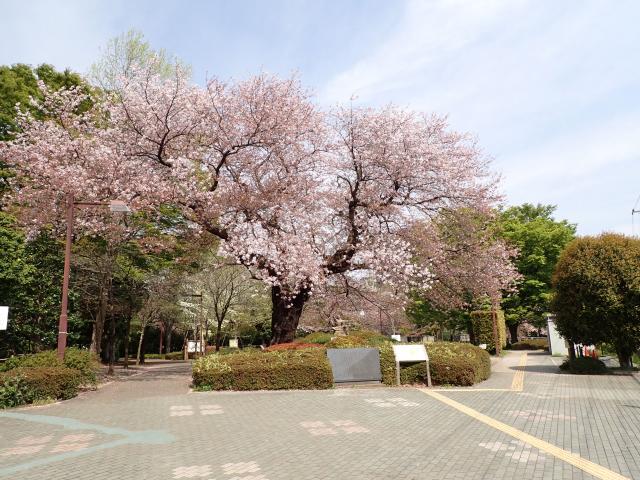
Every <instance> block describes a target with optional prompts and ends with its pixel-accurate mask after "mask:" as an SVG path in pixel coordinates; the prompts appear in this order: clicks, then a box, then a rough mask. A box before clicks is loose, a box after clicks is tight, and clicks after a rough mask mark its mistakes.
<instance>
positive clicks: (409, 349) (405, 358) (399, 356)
mask: <svg viewBox="0 0 640 480" xmlns="http://www.w3.org/2000/svg"><path fill="white" fill-rule="evenodd" d="M393 353H394V355H395V356H396V362H428V361H429V356H428V355H427V349H426V348H424V345H393Z"/></svg>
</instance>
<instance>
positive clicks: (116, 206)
mask: <svg viewBox="0 0 640 480" xmlns="http://www.w3.org/2000/svg"><path fill="white" fill-rule="evenodd" d="M66 204H67V238H66V241H65V246H64V270H63V274H62V301H61V302H60V320H59V322H58V358H59V359H60V360H64V352H65V349H66V348H67V335H68V334H67V320H68V314H67V310H68V303H69V271H70V270H71V243H72V241H73V213H74V209H75V208H76V207H78V208H85V207H109V210H111V211H112V212H114V213H115V212H122V213H127V212H130V211H131V209H130V208H129V206H128V205H127V204H126V203H125V202H123V201H122V200H111V201H110V202H76V201H75V200H74V198H73V194H72V193H68V194H67V195H66Z"/></svg>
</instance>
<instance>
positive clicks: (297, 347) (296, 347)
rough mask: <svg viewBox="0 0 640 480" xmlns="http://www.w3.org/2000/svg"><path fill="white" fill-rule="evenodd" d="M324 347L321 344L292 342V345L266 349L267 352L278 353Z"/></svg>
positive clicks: (279, 344) (273, 346) (283, 344)
mask: <svg viewBox="0 0 640 480" xmlns="http://www.w3.org/2000/svg"><path fill="white" fill-rule="evenodd" d="M318 347H322V345H320V344H319V343H302V342H291V343H278V344H276V345H271V346H270V347H267V348H265V350H266V351H267V352H277V351H279V350H304V349H305V348H318Z"/></svg>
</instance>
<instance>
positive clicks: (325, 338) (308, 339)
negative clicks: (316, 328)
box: [294, 332, 333, 345]
mask: <svg viewBox="0 0 640 480" xmlns="http://www.w3.org/2000/svg"><path fill="white" fill-rule="evenodd" d="M332 338H333V335H332V334H331V333H327V332H313V333H310V334H309V335H306V336H304V337H301V338H297V339H296V340H294V341H295V342H298V343H319V344H321V345H324V344H325V343H329V342H330V341H331V339H332Z"/></svg>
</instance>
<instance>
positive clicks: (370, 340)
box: [325, 330, 390, 348]
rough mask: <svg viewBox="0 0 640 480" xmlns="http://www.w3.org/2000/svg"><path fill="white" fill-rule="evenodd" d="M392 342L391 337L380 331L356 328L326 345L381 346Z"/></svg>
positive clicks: (331, 346) (345, 346) (339, 346)
mask: <svg viewBox="0 0 640 480" xmlns="http://www.w3.org/2000/svg"><path fill="white" fill-rule="evenodd" d="M388 343H390V338H389V337H387V336H385V335H382V334H380V333H378V332H371V331H369V330H356V331H353V332H350V333H349V335H345V336H342V337H335V338H333V339H332V340H331V341H330V342H327V343H326V344H325V346H326V347H327V348H358V347H379V346H381V345H386V344H388Z"/></svg>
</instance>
